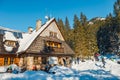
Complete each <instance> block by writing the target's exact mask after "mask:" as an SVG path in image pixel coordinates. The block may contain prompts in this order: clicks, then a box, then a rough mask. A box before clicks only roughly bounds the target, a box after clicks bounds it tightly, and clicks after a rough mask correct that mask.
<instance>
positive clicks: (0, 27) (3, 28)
mask: <svg viewBox="0 0 120 80" xmlns="http://www.w3.org/2000/svg"><path fill="white" fill-rule="evenodd" d="M0 29H2V30H7V31H11V32H21V31H18V30H13V29H9V28H5V27H2V26H0Z"/></svg>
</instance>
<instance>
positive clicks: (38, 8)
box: [0, 0, 116, 31]
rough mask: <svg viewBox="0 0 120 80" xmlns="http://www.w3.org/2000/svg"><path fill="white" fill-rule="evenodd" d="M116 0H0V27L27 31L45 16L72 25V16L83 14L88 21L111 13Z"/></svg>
mask: <svg viewBox="0 0 120 80" xmlns="http://www.w3.org/2000/svg"><path fill="white" fill-rule="evenodd" d="M115 1H116V0H0V26H3V27H8V28H12V29H16V30H21V31H27V28H28V26H31V27H33V28H35V24H36V20H38V19H41V20H42V21H43V23H44V22H45V18H44V17H45V16H46V15H48V16H51V17H55V18H58V17H59V18H62V19H63V20H65V17H66V16H67V17H68V19H69V22H70V25H71V26H72V25H73V16H74V14H77V15H78V17H79V15H80V13H81V12H83V13H84V14H85V15H86V16H87V18H88V20H89V19H91V18H94V17H106V15H107V14H109V13H113V4H114V3H115Z"/></svg>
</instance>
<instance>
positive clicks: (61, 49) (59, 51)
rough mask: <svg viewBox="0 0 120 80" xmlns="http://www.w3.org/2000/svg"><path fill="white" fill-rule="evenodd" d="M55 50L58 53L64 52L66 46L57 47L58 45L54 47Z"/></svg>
mask: <svg viewBox="0 0 120 80" xmlns="http://www.w3.org/2000/svg"><path fill="white" fill-rule="evenodd" d="M52 49H53V52H56V53H64V48H57V47H53V48H52Z"/></svg>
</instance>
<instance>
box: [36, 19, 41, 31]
mask: <svg viewBox="0 0 120 80" xmlns="http://www.w3.org/2000/svg"><path fill="white" fill-rule="evenodd" d="M41 26H42V21H41V20H37V21H36V31H38V30H39V29H40V27H41Z"/></svg>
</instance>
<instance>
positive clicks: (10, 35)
mask: <svg viewBox="0 0 120 80" xmlns="http://www.w3.org/2000/svg"><path fill="white" fill-rule="evenodd" d="M4 40H12V41H17V39H16V37H15V36H14V35H13V33H11V32H8V31H6V32H5V35H4Z"/></svg>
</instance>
